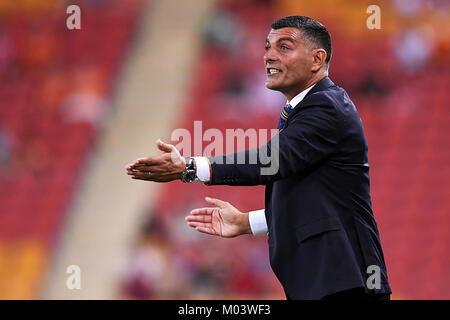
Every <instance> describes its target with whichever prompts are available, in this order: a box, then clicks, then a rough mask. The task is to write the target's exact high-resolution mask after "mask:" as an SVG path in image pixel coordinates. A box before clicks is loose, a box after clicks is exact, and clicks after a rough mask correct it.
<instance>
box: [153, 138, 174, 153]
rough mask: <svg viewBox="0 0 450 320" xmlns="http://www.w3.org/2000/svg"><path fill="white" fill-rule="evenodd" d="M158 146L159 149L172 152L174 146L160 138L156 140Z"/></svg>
mask: <svg viewBox="0 0 450 320" xmlns="http://www.w3.org/2000/svg"><path fill="white" fill-rule="evenodd" d="M156 146H157V147H158V149H159V150H161V151H164V152H171V151H172V146H171V145H169V144H167V143H164V142H162V141H161V140H160V139H158V140H156Z"/></svg>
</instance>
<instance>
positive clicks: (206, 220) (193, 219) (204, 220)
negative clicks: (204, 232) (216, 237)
mask: <svg viewBox="0 0 450 320" xmlns="http://www.w3.org/2000/svg"><path fill="white" fill-rule="evenodd" d="M185 219H186V221H187V222H188V223H190V222H195V223H197V222H202V223H211V221H212V217H211V216H204V215H201V216H187V217H186V218H185Z"/></svg>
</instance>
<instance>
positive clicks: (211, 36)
mask: <svg viewBox="0 0 450 320" xmlns="http://www.w3.org/2000/svg"><path fill="white" fill-rule="evenodd" d="M70 4H77V5H79V6H80V8H81V27H82V29H81V30H68V29H67V28H66V19H67V17H68V15H67V14H66V8H67V6H68V5H70ZM370 4H377V5H378V6H380V8H381V30H369V29H367V27H366V19H367V17H368V16H369V15H368V14H367V13H366V8H367V7H368V6H369V5H370ZM449 9H450V2H449V1H447V0H442V1H440V0H434V1H433V0H414V1H410V0H392V1H388V0H386V1H375V0H374V1H365V0H351V1H332V0H320V1H300V0H296V1H289V0H265V1H262V0H258V1H252V0H214V1H207V0H189V1H178V0H149V1H144V0H126V1H125V0H90V1H87V0H86V1H63V0H47V1H41V0H21V1H16V0H0V81H1V85H0V298H2V299H202V298H205V299H284V295H283V292H282V288H281V286H280V285H279V284H278V282H277V280H276V279H275V277H274V275H273V274H272V272H271V270H270V266H269V262H268V248H267V243H266V239H265V238H264V237H252V236H243V237H240V238H236V239H219V238H213V237H208V236H206V235H202V234H199V233H197V232H194V230H192V229H190V228H188V227H187V226H186V224H185V221H184V216H186V215H187V213H188V212H189V210H190V209H192V208H195V207H200V206H204V205H205V203H204V201H203V198H204V196H212V197H217V198H219V199H224V200H226V201H229V202H231V203H232V204H234V205H235V206H236V207H237V208H239V209H241V210H242V211H245V210H253V209H260V208H263V206H264V202H263V187H262V186H258V187H216V186H214V187H206V186H203V185H200V184H192V185H184V184H182V183H181V182H173V183H170V184H154V183H145V182H142V181H135V180H132V179H130V178H129V177H128V176H127V175H126V174H125V165H126V164H128V163H130V162H131V161H133V160H134V159H136V158H138V157H142V156H149V155H154V154H156V153H157V152H158V151H157V150H156V147H155V141H156V139H157V138H162V139H163V140H164V141H166V142H170V135H171V132H172V131H173V130H174V129H175V128H187V129H190V130H192V128H193V121H194V120H202V121H203V130H206V129H207V128H218V129H220V130H225V128H244V129H246V128H267V129H270V128H275V127H276V124H277V123H278V116H279V111H280V108H281V107H280V106H283V105H284V102H285V101H284V99H283V97H282V95H281V94H279V93H276V92H271V91H269V90H267V89H265V87H264V76H265V75H264V68H263V61H262V56H263V51H264V50H263V48H264V42H265V37H266V35H267V33H268V31H269V24H270V23H271V22H272V21H274V20H275V19H277V18H279V17H281V16H286V15H307V16H311V17H313V18H315V19H317V20H319V21H321V22H322V23H323V24H324V25H325V26H326V27H327V28H328V29H329V31H330V32H331V34H332V38H333V58H332V60H331V68H330V77H331V78H332V80H333V81H334V82H335V83H336V84H338V85H339V86H341V87H343V88H345V89H346V90H347V91H348V93H349V94H350V96H351V98H352V99H353V100H354V102H355V104H356V106H357V108H358V110H359V113H360V115H361V118H362V121H363V124H364V127H365V132H366V135H367V138H368V141H369V161H370V164H371V172H370V173H371V183H372V185H371V191H372V200H373V209H374V213H375V217H376V219H377V221H378V225H379V229H380V233H381V240H382V244H383V246H384V252H385V257H386V262H387V267H388V273H389V279H390V282H391V286H392V289H393V299H450V272H449V271H450V269H449V266H450V250H449V242H450V232H449V227H450V166H449V164H450V112H449V111H450V109H449V108H450V92H449V88H450V14H449V13H450V10H449ZM243 115H245V116H243ZM69 265H78V266H80V268H81V289H79V290H69V289H67V287H66V280H67V278H68V276H69V274H67V273H66V268H67V267H68V266H69Z"/></svg>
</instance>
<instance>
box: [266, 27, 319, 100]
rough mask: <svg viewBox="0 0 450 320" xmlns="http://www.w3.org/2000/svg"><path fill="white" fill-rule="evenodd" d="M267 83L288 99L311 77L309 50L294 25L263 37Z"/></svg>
mask: <svg viewBox="0 0 450 320" xmlns="http://www.w3.org/2000/svg"><path fill="white" fill-rule="evenodd" d="M264 63H265V66H266V87H267V88H269V89H272V90H277V91H280V92H282V93H284V94H285V95H286V96H287V97H288V99H291V98H292V97H294V96H295V95H296V94H298V93H299V92H300V91H301V90H303V89H304V86H305V85H306V84H307V82H308V81H309V79H310V78H311V75H312V74H311V64H312V58H311V50H310V49H309V48H308V47H307V45H306V43H305V42H304V41H303V39H302V32H301V31H300V30H298V29H297V28H281V29H277V30H274V29H272V30H271V31H270V32H269V35H268V36H267V39H266V53H265V55H264Z"/></svg>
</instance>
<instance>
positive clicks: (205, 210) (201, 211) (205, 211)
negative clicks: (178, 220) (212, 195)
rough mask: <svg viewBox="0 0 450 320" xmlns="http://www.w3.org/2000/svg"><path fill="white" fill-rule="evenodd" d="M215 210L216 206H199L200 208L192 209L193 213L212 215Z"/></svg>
mask: <svg viewBox="0 0 450 320" xmlns="http://www.w3.org/2000/svg"><path fill="white" fill-rule="evenodd" d="M214 210H217V209H216V208H198V209H194V210H191V215H194V216H195V215H200V214H203V215H211V214H213V212H214Z"/></svg>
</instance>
